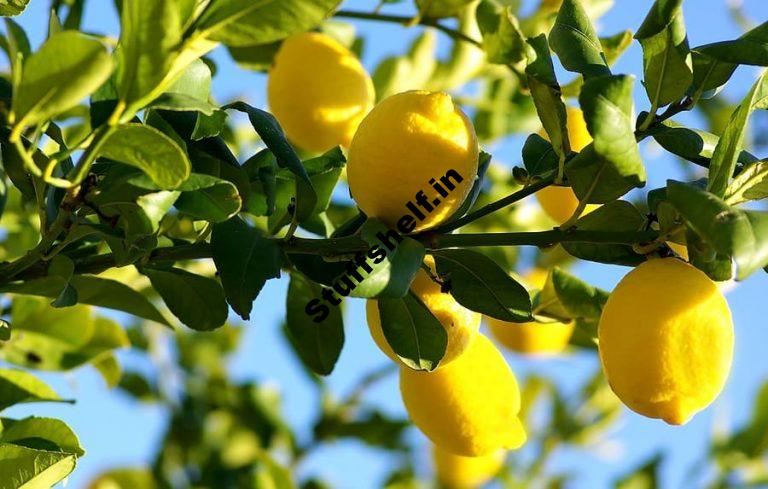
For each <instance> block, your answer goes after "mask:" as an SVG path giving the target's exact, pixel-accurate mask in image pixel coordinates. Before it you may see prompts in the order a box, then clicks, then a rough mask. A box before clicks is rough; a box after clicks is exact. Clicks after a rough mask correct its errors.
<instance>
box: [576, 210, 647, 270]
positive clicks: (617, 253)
mask: <svg viewBox="0 0 768 489" xmlns="http://www.w3.org/2000/svg"><path fill="white" fill-rule="evenodd" d="M644 222H645V218H644V216H643V215H642V214H641V213H640V211H639V210H637V208H636V207H635V206H634V205H632V204H631V203H629V202H626V201H623V200H616V201H613V202H608V203H607V204H605V205H602V206H600V207H599V208H597V209H595V210H594V211H592V212H590V213H589V214H587V215H586V216H583V217H582V218H581V219H579V220H578V221H577V222H576V227H577V228H578V229H580V230H582V231H592V230H594V231H627V232H633V231H637V230H638V229H641V228H642V226H643V223H644ZM563 248H565V250H566V251H567V252H568V253H570V254H571V255H573V256H575V257H576V258H581V259H582V260H589V261H594V262H598V263H610V264H616V265H628V266H635V265H639V264H640V263H642V262H644V261H645V257H644V256H643V255H639V254H637V253H635V251H634V250H633V249H632V246H631V245H621V244H602V243H600V244H598V243H563Z"/></svg>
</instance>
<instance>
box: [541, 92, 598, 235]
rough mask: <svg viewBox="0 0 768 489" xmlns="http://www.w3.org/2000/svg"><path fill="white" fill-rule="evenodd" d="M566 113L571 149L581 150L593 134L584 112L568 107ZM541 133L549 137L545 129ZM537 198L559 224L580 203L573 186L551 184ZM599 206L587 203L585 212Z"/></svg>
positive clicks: (568, 216) (566, 218)
mask: <svg viewBox="0 0 768 489" xmlns="http://www.w3.org/2000/svg"><path fill="white" fill-rule="evenodd" d="M566 113H567V116H568V123H567V126H568V141H569V142H570V144H571V149H572V150H573V151H581V150H582V149H584V147H585V146H587V145H588V144H589V143H591V142H592V136H590V134H589V131H588V130H587V122H586V121H585V120H584V114H583V113H582V112H581V110H579V109H577V108H575V107H567V108H566ZM539 135H540V136H542V137H543V138H545V139H549V138H548V136H547V134H546V133H545V132H544V130H542V131H540V132H539ZM536 199H537V200H538V201H539V204H540V205H541V208H542V209H544V212H545V213H546V214H547V215H548V216H549V217H550V218H552V220H553V221H555V222H557V223H558V224H562V223H564V222H566V221H567V220H568V219H570V217H571V216H572V215H573V213H574V212H576V208H577V207H578V205H579V199H578V198H577V197H576V194H574V193H573V189H571V187H561V186H554V185H550V186H549V187H545V188H543V189H541V190H539V191H538V192H536ZM597 207H599V206H597V205H593V204H590V205H587V207H586V208H585V209H584V213H585V214H588V213H589V212H592V211H593V210H595V209H596V208H597Z"/></svg>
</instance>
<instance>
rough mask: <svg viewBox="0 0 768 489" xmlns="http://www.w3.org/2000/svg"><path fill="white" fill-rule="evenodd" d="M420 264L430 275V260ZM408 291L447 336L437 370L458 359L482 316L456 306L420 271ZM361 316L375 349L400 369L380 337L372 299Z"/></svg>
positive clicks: (431, 264)
mask: <svg viewBox="0 0 768 489" xmlns="http://www.w3.org/2000/svg"><path fill="white" fill-rule="evenodd" d="M424 262H425V263H426V264H427V265H428V266H429V268H431V269H432V271H433V272H434V270H435V261H434V258H432V257H431V256H427V257H426V259H425V260H424ZM411 290H412V291H413V293H414V294H416V296H417V297H418V298H419V299H420V300H421V301H422V302H423V303H424V305H426V306H427V308H429V310H430V311H432V314H434V315H435V317H436V318H437V320H438V321H440V324H442V325H443V327H444V328H445V332H446V334H447V335H448V344H447V345H446V347H445V354H444V355H443V358H442V360H440V364H439V366H438V368H440V367H443V366H444V365H446V364H448V363H450V362H452V361H453V360H455V359H456V358H457V357H458V356H459V355H461V354H462V353H463V352H464V350H466V349H467V347H468V346H469V345H470V343H471V342H472V340H474V339H475V337H476V336H477V334H478V333H477V331H478V329H479V328H480V321H481V319H482V315H481V314H480V313H477V312H474V311H470V310H469V309H467V308H465V307H464V306H462V305H461V304H459V303H458V302H456V299H454V298H453V296H452V295H451V294H449V293H447V292H441V291H440V285H439V284H437V283H436V282H435V281H434V280H432V279H431V278H430V277H429V275H427V273H426V272H425V271H424V270H419V271H418V273H417V274H416V277H415V278H414V279H413V283H412V284H411ZM365 312H366V316H367V318H368V329H370V331H371V336H372V337H373V341H375V342H376V345H377V346H378V347H379V349H380V350H381V351H382V352H384V354H385V355H387V356H388V357H389V358H391V359H392V360H394V361H396V362H398V363H400V364H401V365H403V363H402V362H401V361H400V359H399V358H398V357H397V355H396V354H395V352H394V351H393V350H392V347H391V346H389V343H387V339H386V338H385V337H384V331H383V330H382V329H381V319H380V318H379V307H378V305H377V302H376V301H375V300H373V299H371V300H368V302H367V303H366V305H365Z"/></svg>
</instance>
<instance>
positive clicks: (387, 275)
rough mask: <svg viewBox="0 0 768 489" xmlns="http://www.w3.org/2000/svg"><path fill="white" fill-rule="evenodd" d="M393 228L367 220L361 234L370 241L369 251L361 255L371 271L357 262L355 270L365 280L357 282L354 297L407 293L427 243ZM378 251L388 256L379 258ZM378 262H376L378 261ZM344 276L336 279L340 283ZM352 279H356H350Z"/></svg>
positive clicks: (388, 295) (422, 260) (393, 295)
mask: <svg viewBox="0 0 768 489" xmlns="http://www.w3.org/2000/svg"><path fill="white" fill-rule="evenodd" d="M395 234H397V233H396V232H395V231H390V230H389V229H387V227H386V226H384V224H382V223H381V222H380V221H378V220H375V219H368V220H367V221H366V222H365V224H364V225H363V227H362V229H361V231H360V237H361V238H362V239H363V241H365V242H366V243H368V245H369V248H368V253H367V255H366V253H364V252H360V253H359V254H358V256H362V257H364V258H365V262H366V263H367V267H368V268H369V269H370V270H371V271H370V272H368V271H367V270H366V269H365V268H363V267H359V266H358V265H357V263H355V266H356V269H357V270H358V272H359V273H360V274H361V277H362V278H363V280H362V281H361V282H360V281H358V283H357V285H356V286H355V288H354V290H352V292H351V293H350V296H352V297H365V298H372V297H391V298H399V297H403V296H404V295H405V294H407V293H408V288H409V287H410V286H411V282H412V281H413V278H414V277H415V276H416V272H418V271H419V269H420V268H421V265H422V263H423V262H424V254H425V251H424V246H423V245H422V244H421V243H419V242H418V241H416V240H415V239H413V238H408V237H404V236H401V235H399V234H397V236H398V237H399V240H398V239H397V238H395V237H394V235H395ZM376 254H379V255H381V254H383V255H385V258H384V259H380V256H379V258H376ZM377 259H378V261H379V263H376V262H375V260H377ZM339 280H341V279H337V282H339ZM349 280H354V279H352V278H349Z"/></svg>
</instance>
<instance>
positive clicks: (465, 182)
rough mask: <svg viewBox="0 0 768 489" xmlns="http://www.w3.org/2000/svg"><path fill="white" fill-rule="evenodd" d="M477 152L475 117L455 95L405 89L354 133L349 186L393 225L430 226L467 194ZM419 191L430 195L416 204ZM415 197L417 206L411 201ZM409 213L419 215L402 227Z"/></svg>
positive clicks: (406, 229)
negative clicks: (473, 122)
mask: <svg viewBox="0 0 768 489" xmlns="http://www.w3.org/2000/svg"><path fill="white" fill-rule="evenodd" d="M478 153H479V149H478V145H477V136H476V135H475V130H474V128H473V127H472V123H471V122H470V121H469V119H468V118H467V116H466V115H464V113H463V112H462V111H461V109H460V108H459V107H457V106H456V105H454V103H453V100H452V99H451V96H450V95H448V94H447V93H443V92H427V91H410V92H403V93H398V94H396V95H392V96H391V97H388V98H386V99H384V100H383V101H381V102H380V103H379V104H378V105H376V107H374V109H373V110H372V111H371V112H370V113H369V114H368V116H367V117H366V118H365V119H364V120H363V122H362V123H361V124H360V127H359V129H358V130H357V133H355V137H354V138H353V139H352V144H351V146H350V147H349V157H348V162H347V176H348V178H349V190H350V192H351V193H352V197H353V198H354V199H355V201H356V202H357V205H358V206H359V207H360V209H362V211H363V212H365V213H366V214H367V215H368V216H370V217H376V218H379V219H380V220H382V221H383V222H384V223H385V224H387V225H388V226H390V227H391V228H393V229H394V228H395V227H397V229H398V230H400V231H401V232H402V233H407V232H416V231H421V230H424V229H428V228H430V227H434V226H436V225H438V224H440V223H441V222H443V221H444V220H445V219H446V218H448V217H449V216H450V215H452V214H453V213H454V212H455V211H456V210H457V209H458V208H459V206H461V204H462V202H464V199H466V197H467V195H468V194H469V191H470V190H471V188H472V183H473V182H474V180H475V179H476V178H477V158H478ZM430 180H432V181H434V182H435V184H437V185H438V186H439V187H440V188H442V189H443V190H444V192H445V194H446V195H441V194H440V192H439V190H436V188H433V185H434V184H431V183H430ZM418 192H423V193H424V194H425V195H426V197H423V199H424V201H425V202H422V205H421V206H419V207H418V208H416V206H417V199H416V194H417V193H418ZM409 203H410V206H411V207H412V208H416V211H413V210H411V209H409V207H406V205H407V204H409ZM416 212H418V213H420V214H421V215H422V217H423V219H422V217H419V216H418V215H416ZM404 215H413V216H415V217H416V218H417V219H416V221H415V222H414V221H410V223H411V226H405V227H400V226H398V222H399V221H400V220H401V217H402V216H404Z"/></svg>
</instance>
